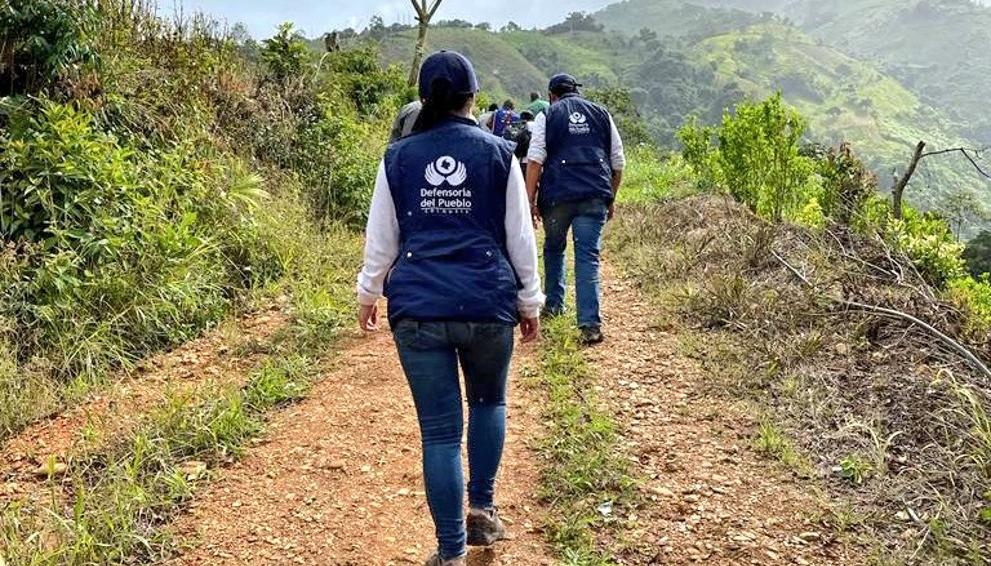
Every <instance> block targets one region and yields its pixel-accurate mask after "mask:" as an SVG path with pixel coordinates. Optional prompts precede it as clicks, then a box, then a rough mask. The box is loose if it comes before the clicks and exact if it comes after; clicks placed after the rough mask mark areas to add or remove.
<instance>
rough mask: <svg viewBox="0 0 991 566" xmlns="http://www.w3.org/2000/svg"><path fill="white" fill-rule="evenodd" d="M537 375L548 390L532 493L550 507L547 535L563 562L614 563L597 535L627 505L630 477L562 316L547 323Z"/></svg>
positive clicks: (602, 565) (615, 433)
mask: <svg viewBox="0 0 991 566" xmlns="http://www.w3.org/2000/svg"><path fill="white" fill-rule="evenodd" d="M537 381H538V384H539V385H540V387H541V388H542V389H544V390H545V391H546V392H547V396H548V400H547V404H546V409H545V411H544V417H545V420H546V421H547V422H548V423H549V426H550V430H549V432H548V434H547V437H546V438H545V439H544V441H543V442H542V443H541V446H540V453H541V455H542V456H543V457H544V459H545V461H546V466H547V467H546V469H545V470H544V472H543V475H542V481H541V489H540V493H541V496H542V498H543V499H544V500H545V501H546V502H547V503H548V505H549V508H550V514H549V515H550V516H549V524H548V528H547V536H548V539H549V541H550V542H551V543H552V544H553V545H554V547H555V549H556V550H557V552H558V554H559V556H560V557H561V559H562V561H563V562H564V563H565V564H569V565H575V566H578V565H583V566H605V565H611V564H615V562H613V560H612V559H611V558H610V556H609V555H608V553H606V552H605V551H603V550H602V548H601V545H600V544H598V542H597V541H598V540H599V538H598V536H597V535H598V534H599V533H600V531H601V530H602V529H605V528H610V527H613V526H616V525H617V523H619V522H621V521H622V517H623V516H624V515H625V514H626V513H627V512H628V511H629V510H630V509H631V507H632V506H633V505H634V503H635V501H634V480H633V479H632V478H631V476H630V470H629V469H628V464H627V463H626V461H625V460H624V458H623V456H622V453H621V450H620V447H619V445H618V440H619V432H618V431H617V428H616V424H615V422H614V421H613V420H612V418H611V416H610V415H609V413H608V412H607V410H606V409H605V408H604V407H603V406H602V404H601V402H600V401H599V400H598V399H597V398H596V396H595V393H594V391H595V387H594V386H595V383H596V377H595V375H594V374H593V373H592V371H591V370H590V368H589V367H588V366H587V364H586V363H585V360H584V358H583V356H582V352H581V349H580V347H579V345H578V340H577V330H576V329H575V328H574V326H573V325H572V324H570V322H568V321H566V320H565V319H564V317H559V318H557V319H554V320H552V321H550V323H549V324H548V325H547V328H546V331H545V344H544V352H543V354H542V356H541V360H540V367H539V370H538V372H537Z"/></svg>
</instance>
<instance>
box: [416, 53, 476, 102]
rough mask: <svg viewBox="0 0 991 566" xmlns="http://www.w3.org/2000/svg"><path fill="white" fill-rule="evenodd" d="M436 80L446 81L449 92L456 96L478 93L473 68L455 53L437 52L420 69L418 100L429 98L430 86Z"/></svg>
mask: <svg viewBox="0 0 991 566" xmlns="http://www.w3.org/2000/svg"><path fill="white" fill-rule="evenodd" d="M437 79H446V80H447V81H449V82H450V83H451V90H452V91H453V92H456V93H458V94H475V93H476V92H478V77H477V76H475V67H473V66H472V64H471V61H469V60H468V58H467V57H465V56H464V55H462V54H460V53H458V52H456V51H438V52H437V53H434V54H433V55H431V56H430V57H427V60H426V61H424V62H423V65H422V66H421V67H420V98H429V97H430V85H431V84H433V82H434V81H435V80H437Z"/></svg>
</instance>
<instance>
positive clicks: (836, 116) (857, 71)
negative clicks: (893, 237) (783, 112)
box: [692, 24, 975, 207]
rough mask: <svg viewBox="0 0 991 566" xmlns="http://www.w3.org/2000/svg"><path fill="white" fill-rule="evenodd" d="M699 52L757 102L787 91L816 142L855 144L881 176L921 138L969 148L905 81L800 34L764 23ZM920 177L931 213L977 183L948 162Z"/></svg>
mask: <svg viewBox="0 0 991 566" xmlns="http://www.w3.org/2000/svg"><path fill="white" fill-rule="evenodd" d="M692 51H693V53H694V54H695V56H696V57H698V58H699V60H701V61H704V62H706V63H708V64H711V65H713V66H714V67H715V68H716V69H717V74H718V75H719V76H720V77H721V78H722V80H724V81H737V82H738V83H739V84H740V85H741V86H742V87H743V89H744V90H745V91H747V92H750V93H752V94H753V95H754V96H765V95H766V94H768V93H770V92H771V91H772V90H776V89H780V90H782V91H783V94H784V95H785V98H786V100H787V101H788V102H789V104H792V105H793V106H795V107H797V108H798V109H799V110H800V111H801V112H802V113H803V114H804V115H805V116H807V117H808V118H809V119H810V129H811V134H812V137H814V138H815V139H817V140H820V141H823V142H826V143H830V144H835V143H838V142H840V141H849V142H852V143H853V144H854V147H855V148H857V149H858V151H860V152H862V153H863V154H864V155H865V156H866V157H867V158H868V162H869V163H870V165H871V166H872V167H873V169H874V170H875V171H878V172H880V173H886V172H888V171H891V170H892V169H893V168H895V167H903V166H904V163H905V162H906V160H907V158H908V155H909V154H910V153H911V149H912V147H913V146H914V145H915V143H916V142H917V141H918V140H920V139H925V140H928V141H929V142H930V143H931V144H932V145H934V146H937V147H950V146H955V145H961V144H963V145H966V144H967V142H966V141H965V140H963V139H961V138H959V137H958V136H955V135H954V134H953V133H952V131H953V128H952V127H951V126H950V125H949V121H948V120H947V119H946V118H945V117H944V116H942V115H941V114H939V113H938V112H936V111H935V110H933V109H932V108H930V107H929V106H928V105H926V104H924V103H923V102H922V101H920V100H919V98H918V97H917V96H916V95H915V94H913V93H912V92H910V91H909V90H907V89H906V88H905V87H903V86H902V85H901V84H900V83H899V82H898V81H896V80H894V79H893V78H891V77H890V76H888V75H885V74H884V73H882V72H880V71H878V70H877V69H875V68H874V67H872V66H871V65H869V64H866V63H863V62H861V61H857V60H855V59H852V58H850V57H847V56H846V55H843V54H842V53H840V52H838V51H836V50H834V49H832V48H830V47H828V46H825V45H822V44H820V43H818V42H816V41H815V40H813V39H811V38H810V37H808V36H806V35H804V34H803V33H801V32H798V31H797V30H795V29H793V28H789V27H786V26H782V25H777V24H765V25H758V26H754V27H751V28H748V29H747V30H744V31H741V32H735V33H729V34H724V35H721V36H716V37H712V38H709V39H706V40H704V41H702V42H700V43H698V44H697V45H695V46H694V47H693V48H692ZM918 179H919V185H918V186H917V187H916V190H915V191H911V192H912V193H913V194H914V197H913V200H914V202H916V203H917V204H919V205H922V206H924V207H931V206H934V205H936V204H937V203H938V202H939V201H940V200H941V197H942V196H945V195H946V194H947V193H948V192H949V190H950V189H952V188H955V187H962V186H968V185H973V184H975V183H974V181H973V176H972V173H971V172H970V171H968V169H967V168H966V167H962V166H961V167H957V166H956V164H954V163H953V162H951V161H947V160H944V161H941V162H932V163H930V164H925V163H924V164H923V170H922V174H921V175H920V176H919V178H918ZM882 181H883V182H887V181H888V179H887V178H885V177H882ZM930 184H931V186H926V185H930Z"/></svg>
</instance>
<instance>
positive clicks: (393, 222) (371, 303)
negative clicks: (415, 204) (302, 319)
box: [357, 162, 399, 331]
mask: <svg viewBox="0 0 991 566" xmlns="http://www.w3.org/2000/svg"><path fill="white" fill-rule="evenodd" d="M398 256H399V220H398V219H397V218H396V205H395V203H394V202H393V201H392V193H391V191H390V190H389V179H388V177H387V176H386V174H385V163H384V162H383V163H382V164H380V165H379V172H378V177H377V178H376V180H375V192H374V193H373V194H372V206H371V210H370V211H369V213H368V225H367V227H366V229H365V263H364V266H363V267H362V269H361V273H360V274H358V287H357V294H358V304H359V305H360V307H361V308H360V314H359V324H360V325H361V328H362V329H363V330H366V331H372V330H377V329H378V308H377V306H376V305H377V304H378V300H379V299H380V298H381V297H382V289H383V287H384V285H385V278H386V276H387V275H388V273H389V270H390V269H392V264H393V263H395V261H396V258H397V257H398Z"/></svg>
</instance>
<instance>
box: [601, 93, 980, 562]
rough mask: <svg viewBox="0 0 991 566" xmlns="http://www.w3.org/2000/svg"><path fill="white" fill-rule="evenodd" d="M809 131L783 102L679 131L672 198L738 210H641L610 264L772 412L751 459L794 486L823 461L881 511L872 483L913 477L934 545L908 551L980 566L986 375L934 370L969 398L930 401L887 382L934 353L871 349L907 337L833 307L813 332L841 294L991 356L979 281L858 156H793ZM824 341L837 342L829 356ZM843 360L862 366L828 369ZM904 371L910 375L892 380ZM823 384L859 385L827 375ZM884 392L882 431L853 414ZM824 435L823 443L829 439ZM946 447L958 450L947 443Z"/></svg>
mask: <svg viewBox="0 0 991 566" xmlns="http://www.w3.org/2000/svg"><path fill="white" fill-rule="evenodd" d="M803 127H804V120H803V119H802V117H801V115H800V114H799V113H798V112H797V111H796V110H794V109H791V108H788V107H787V106H785V105H784V104H783V102H782V100H781V97H780V96H773V97H771V98H769V99H767V100H764V101H761V102H744V103H741V104H739V105H738V106H737V107H736V108H735V109H734V111H733V112H727V114H726V115H725V116H724V119H723V121H722V123H721V124H720V125H718V126H701V125H698V124H690V125H688V126H686V127H685V128H684V129H683V130H682V132H681V133H680V137H681V140H682V142H683V147H684V149H683V159H684V161H685V162H686V163H687V164H688V165H689V167H690V171H688V174H687V175H682V178H683V182H688V183H689V184H694V185H695V186H696V187H698V188H700V189H702V190H705V191H713V192H718V193H724V194H727V195H730V196H732V197H733V198H734V199H735V200H737V201H739V202H740V203H742V204H743V205H745V206H746V207H747V208H748V209H749V211H748V212H745V213H743V212H740V211H738V210H734V209H733V208H732V207H727V206H720V205H719V204H717V203H707V202H705V201H704V200H702V201H700V200H692V202H690V203H688V204H670V205H666V206H663V207H662V208H660V209H658V208H657V207H656V205H651V204H650V203H649V199H646V200H647V203H646V204H644V203H643V201H641V203H640V204H639V206H638V207H637V208H634V209H625V210H623V211H621V212H620V214H619V215H618V217H619V219H620V220H619V222H620V226H619V228H618V232H617V236H615V241H614V242H613V244H612V245H613V247H614V250H615V251H616V252H617V253H619V254H620V256H621V260H622V263H623V264H625V265H627V268H628V269H629V270H631V271H632V272H633V273H634V274H635V275H636V280H637V281H639V283H640V284H641V285H643V286H644V287H646V288H648V289H652V290H654V291H655V292H659V293H661V294H662V295H663V296H664V297H667V298H668V300H669V301H670V302H673V303H674V304H675V305H676V308H678V309H679V311H680V312H682V313H683V314H684V315H685V316H687V317H689V318H690V320H692V321H694V322H696V323H698V324H699V325H700V326H701V327H702V328H703V329H705V333H706V339H707V340H711V341H710V342H709V343H708V344H707V346H708V347H706V348H703V350H704V351H705V352H706V360H705V363H706V365H708V366H710V367H711V369H712V371H713V375H714V378H717V377H716V376H718V379H720V380H721V381H720V383H722V384H723V386H722V387H727V388H729V389H730V390H732V391H734V392H735V393H734V394H746V393H745V392H748V391H749V392H756V394H757V398H758V399H760V401H761V403H762V404H765V405H768V406H770V407H772V409H773V410H772V411H771V415H770V416H769V417H768V418H766V419H764V420H763V421H762V422H761V425H760V427H759V430H758V432H757V440H756V441H755V446H756V448H757V449H758V450H759V451H761V452H764V453H767V454H769V455H771V456H773V457H775V458H778V459H781V460H782V461H785V462H786V463H789V465H791V466H793V467H796V468H797V469H798V471H799V472H802V473H805V471H806V469H814V465H813V467H812V468H807V467H806V466H803V465H801V462H802V461H803V460H804V459H805V457H806V456H807V457H809V458H812V459H813V461H814V459H815V458H819V462H818V467H819V469H820V471H821V473H823V474H824V476H823V477H828V478H832V477H837V478H840V479H842V480H843V485H842V486H835V487H836V489H838V490H841V491H843V490H850V489H853V490H857V491H858V495H857V497H863V495H862V494H863V493H869V494H870V495H869V497H870V498H871V505H875V506H880V507H882V508H883V507H886V506H891V505H894V504H895V503H894V501H893V498H897V497H900V495H897V494H898V493H899V489H901V488H893V489H892V490H887V489H886V488H885V487H883V485H882V484H883V482H878V480H879V479H882V478H883V479H884V480H885V481H886V482H890V481H892V475H891V472H892V470H893V469H894V468H897V469H898V470H899V472H898V473H899V474H900V475H901V476H903V477H907V476H908V475H910V476H911V477H913V478H915V479H913V480H911V482H913V485H925V484H939V487H938V488H935V489H937V490H938V493H939V494H940V495H939V497H938V498H934V499H931V500H930V501H929V502H928V503H927V504H926V505H927V507H928V508H929V509H931V511H929V516H931V517H933V518H934V519H933V521H934V523H933V525H934V526H933V527H932V529H933V530H932V533H933V535H932V536H933V540H932V541H930V543H929V544H926V543H925V541H923V542H920V543H919V544H920V545H921V546H923V547H925V550H926V552H929V553H930V554H929V555H927V556H931V560H933V561H935V562H938V563H954V561H955V560H957V559H958V558H959V559H960V560H961V562H966V561H967V560H969V559H974V558H975V557H981V559H983V558H986V557H987V556H988V549H987V547H986V545H985V544H983V543H982V542H981V541H982V540H984V539H985V538H986V531H985V530H983V527H982V526H981V525H982V524H983V523H982V522H981V519H980V517H981V513H982V509H983V508H984V507H985V506H986V504H985V503H984V502H983V500H982V498H981V497H980V496H979V495H978V494H979V493H982V488H981V486H982V485H986V482H987V481H988V476H987V470H986V467H985V464H984V463H983V462H985V461H986V457H985V455H984V454H985V452H984V450H985V447H986V438H987V435H986V434H985V430H984V429H985V428H986V427H985V426H984V425H985V424H986V419H985V415H986V412H987V406H988V399H987V394H986V393H987V392H986V387H984V388H982V387H981V386H980V385H978V384H979V383H980V382H981V380H982V379H983V375H982V374H978V373H977V372H969V371H968V370H967V368H965V367H960V366H959V365H958V364H953V365H947V366H944V367H945V369H941V370H938V371H945V372H947V374H948V375H951V376H954V377H953V378H952V380H956V379H960V380H963V383H956V382H955V381H954V382H952V383H949V384H947V383H942V384H941V385H940V386H939V393H938V394H937V398H938V401H937V400H936V398H934V397H933V396H932V395H930V394H929V393H924V392H923V391H922V390H920V388H924V387H926V386H927V385H926V384H930V383H937V382H938V381H939V380H938V379H936V378H934V379H936V380H935V381H932V382H931V381H930V380H923V381H924V383H922V384H920V383H919V382H918V380H917V379H916V378H915V377H905V378H893V377H892V376H891V374H892V372H893V373H895V374H898V375H902V376H908V375H914V374H913V372H920V371H923V372H924V371H937V370H933V369H932V368H926V369H921V368H920V367H919V366H918V364H919V361H918V360H919V359H920V358H919V357H918V355H917V354H916V352H918V350H919V349H923V350H928V349H929V348H933V347H934V346H933V345H932V343H931V337H923V338H921V339H918V340H916V341H915V342H913V344H915V345H913V346H912V347H911V348H912V349H913V354H912V355H908V356H905V355H900V356H899V355H896V356H895V357H893V358H887V356H888V355H890V354H882V353H881V351H888V352H890V350H886V348H887V346H885V344H887V343H889V342H890V341H891V340H894V339H895V336H896V335H902V336H904V335H903V334H899V333H900V332H901V331H895V330H894V329H892V328H890V327H889V325H888V324H882V323H878V322H875V323H871V322H869V321H858V318H859V317H858V315H856V314H854V313H851V312H849V311H845V310H843V309H841V310H835V311H831V309H830V308H829V307H825V310H826V312H829V313H830V314H829V316H828V318H830V319H831V320H832V321H833V322H831V323H829V324H830V326H828V327H827V326H824V323H823V321H822V320H821V317H822V315H823V309H824V305H827V304H829V303H830V302H831V301H844V300H847V299H845V297H847V296H850V297H852V298H851V299H850V300H852V301H859V302H860V303H861V304H863V303H870V304H880V305H887V308H889V309H894V310H898V311H902V312H907V313H912V314H914V316H916V318H923V319H930V320H934V321H937V322H934V324H936V325H937V326H939V327H940V328H942V329H944V330H945V331H946V332H949V333H951V335H952V336H953V337H954V338H955V339H956V340H958V341H960V342H961V343H964V344H967V346H968V347H969V348H971V349H973V350H975V351H976V352H979V353H980V354H984V355H986V352H987V349H988V346H989V344H991V324H989V322H991V316H989V313H991V281H989V280H988V278H987V277H986V276H985V277H982V278H980V279H975V278H973V277H971V276H969V275H967V274H966V269H965V263H966V262H965V260H964V258H963V251H964V246H963V245H962V244H961V243H960V242H959V241H958V240H957V238H956V236H955V234H954V233H953V230H951V226H950V223H949V222H948V221H947V220H946V219H945V218H943V217H941V216H940V215H938V214H935V213H931V212H927V213H922V212H919V211H918V210H916V209H912V208H909V209H908V210H907V211H906V214H905V215H904V217H903V218H902V219H900V220H896V219H894V217H893V215H892V212H891V207H890V205H889V204H888V203H887V202H886V201H884V200H883V199H881V198H880V197H878V196H877V195H876V193H875V189H876V186H877V184H876V183H877V181H876V178H875V177H874V175H873V174H872V173H871V172H870V171H869V169H868V168H867V167H866V166H865V164H864V163H863V162H862V161H861V160H860V159H859V158H858V156H857V155H856V154H855V153H854V152H853V149H852V148H851V147H850V146H849V145H841V146H840V147H838V148H834V149H825V148H823V147H821V146H816V145H808V144H803V143H802V135H801V132H802V128H803ZM769 171H775V174H773V175H768V174H767V173H768V172H769ZM660 197H661V198H662V199H663V198H664V197H665V195H663V194H662V195H660ZM634 202H635V201H634ZM661 218H663V221H662V220H660V219H661ZM789 224H790V225H795V224H798V225H802V226H803V227H802V228H794V227H792V226H789ZM783 258H790V259H783ZM789 262H790V263H789ZM796 266H798V267H796ZM837 297H840V298H837ZM842 304H845V305H850V304H851V303H850V302H846V303H842ZM950 304H952V305H954V306H955V307H956V309H954V308H950V307H949V305H950ZM868 310H869V309H868ZM854 312H855V311H854ZM837 325H839V326H837ZM910 330H911V329H909V330H906V331H904V332H909V331H910ZM827 340H828V341H839V342H837V343H835V344H831V345H830V347H828V348H827V347H825V346H826V344H824V341H827ZM936 349H937V350H938V348H936ZM851 357H852V358H858V359H861V360H862V361H861V362H860V364H861V365H848V364H847V363H846V362H842V361H840V360H844V359H847V360H848V359H850V358H851ZM924 358H925V356H923V358H922V359H924ZM828 359H834V360H835V361H832V362H824V360H828ZM719 360H722V361H719ZM740 360H748V361H743V362H741V361H740ZM837 364H839V365H837ZM902 365H905V366H907V367H905V368H902V369H895V368H896V367H899V366H902ZM827 367H842V368H844V369H841V370H827V369H825V368H827ZM909 367H915V368H916V369H914V370H913V369H908V368H909ZM854 368H856V369H854ZM831 371H841V372H854V373H856V375H857V377H851V378H849V379H848V378H844V379H842V380H840V381H836V380H834V379H833V378H830V377H823V374H824V373H826V374H828V373H830V372H831ZM962 376H966V377H965V378H964V377H962ZM892 380H894V381H898V382H899V383H893V382H892ZM839 383H842V384H843V385H839ZM838 387H842V388H846V389H849V390H846V389H838ZM899 388H900V389H899ZM857 390H860V393H857ZM868 390H869V391H868ZM896 390H898V391H899V393H897V394H895V393H894V391H896ZM882 391H883V392H884V393H883V395H887V396H889V401H886V403H889V405H886V408H885V409H884V410H883V411H884V416H883V417H879V416H878V415H877V414H875V411H877V410H879V409H878V407H879V405H877V404H876V403H873V402H869V403H867V404H864V405H862V404H861V403H862V396H863V395H867V396H868V397H873V396H874V395H877V394H878V392H882ZM892 395H895V396H897V397H898V399H899V400H897V401H892V400H891V398H890V396H892ZM890 403H893V404H890ZM933 403H938V407H939V409H938V410H939V413H938V421H937V423H938V424H937V425H936V427H937V428H938V429H939V430H941V431H942V432H940V433H939V434H934V433H933V432H932V430H931V429H930V428H926V427H927V425H926V423H929V422H930V420H931V419H932V418H933V417H932V411H933V408H932V407H933ZM837 422H841V423H847V424H845V425H844V424H837ZM810 427H811V429H813V430H819V431H820V432H819V433H815V434H814V435H813V436H811V437H810V436H809V435H808V434H807V432H803V431H808V430H809V429H810ZM834 427H835V428H838V430H836V431H835V432H826V431H830V430H832V429H833V428H834ZM889 427H891V428H889ZM823 435H826V436H830V435H835V440H833V441H823V440H822V437H823ZM957 435H963V436H962V438H964V439H965V440H964V441H963V442H962V443H960V442H958V440H957V439H958V438H960V437H959V436H957ZM793 439H795V440H794V441H793ZM918 445H927V446H938V447H939V448H938V449H937V451H938V454H939V455H938V456H934V457H932V458H926V459H925V461H923V462H920V463H918V464H914V463H913V464H900V463H898V461H897V460H895V461H892V458H893V456H892V452H893V451H895V452H897V453H899V454H904V453H907V452H906V451H911V450H914V449H913V448H909V447H910V446H918ZM948 473H949V474H952V475H953V476H954V477H955V478H956V481H959V482H962V483H961V484H957V487H954V488H951V487H950V486H947V485H945V484H943V483H942V482H941V480H940V478H942V477H945V474H948ZM964 485H966V487H964ZM950 501H952V503H951V502H950ZM877 527H878V528H880V529H882V530H885V529H890V525H888V524H879V525H877ZM895 534H897V533H895ZM885 544H887V545H888V548H887V549H886V550H885V551H884V552H882V553H881V554H882V555H892V556H901V555H902V554H900V552H901V550H898V548H897V547H900V546H901V545H903V544H904V543H900V542H899V543H896V542H892V541H891V540H887V541H886V542H885ZM913 548H914V545H913ZM967 557H970V558H967Z"/></svg>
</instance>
